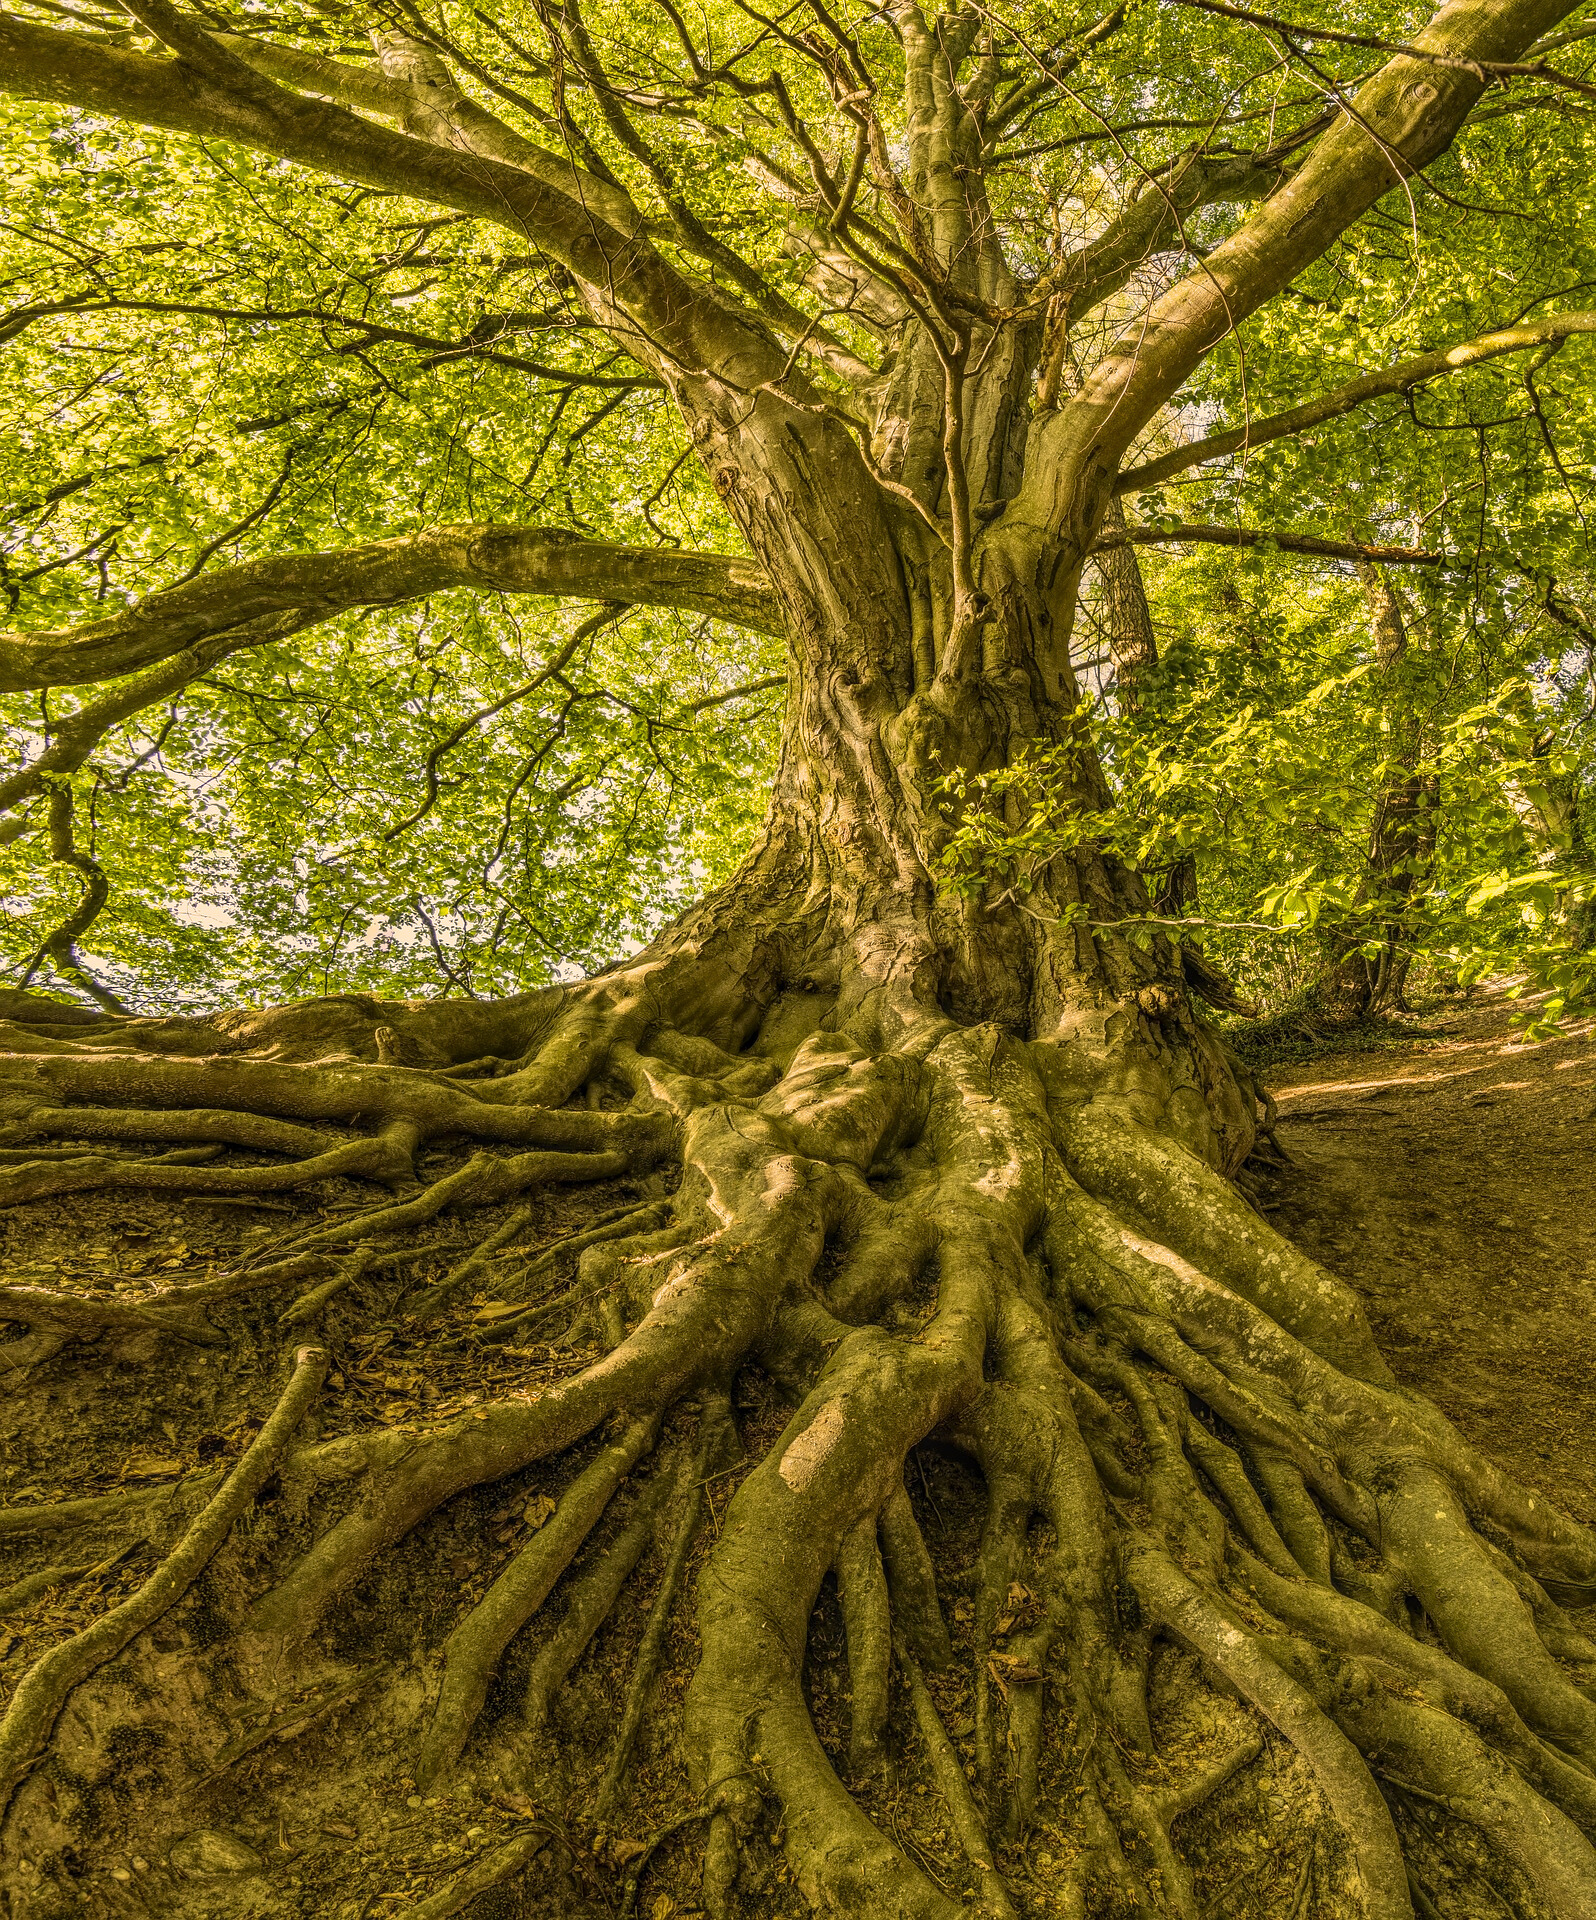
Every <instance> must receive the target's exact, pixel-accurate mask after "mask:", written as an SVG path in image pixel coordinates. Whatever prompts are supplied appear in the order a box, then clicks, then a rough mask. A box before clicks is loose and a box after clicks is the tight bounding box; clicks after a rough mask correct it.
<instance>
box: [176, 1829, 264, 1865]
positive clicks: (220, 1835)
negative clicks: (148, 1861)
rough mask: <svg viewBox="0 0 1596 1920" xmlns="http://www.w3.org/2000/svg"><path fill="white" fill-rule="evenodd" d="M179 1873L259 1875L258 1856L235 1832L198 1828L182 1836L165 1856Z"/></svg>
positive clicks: (259, 1861)
mask: <svg viewBox="0 0 1596 1920" xmlns="http://www.w3.org/2000/svg"><path fill="white" fill-rule="evenodd" d="M167 1858H168V1859H169V1860H170V1861H171V1863H172V1865H173V1866H174V1867H176V1868H177V1869H178V1871H179V1872H180V1873H193V1874H207V1873H258V1872H259V1871H260V1869H261V1865H262V1862H261V1857H260V1855H259V1854H258V1853H257V1852H256V1851H255V1849H254V1848H253V1847H249V1846H246V1845H245V1844H244V1842H243V1841H242V1840H240V1839H239V1837H238V1835H237V1834H236V1833H225V1832H224V1831H223V1830H222V1829H221V1828H220V1827H199V1828H196V1830H195V1831H194V1832H193V1833H185V1834H184V1835H183V1837H182V1839H181V1840H179V1841H178V1842H177V1843H176V1844H175V1845H174V1846H173V1848H172V1851H171V1852H170V1853H169V1854H168V1855H167Z"/></svg>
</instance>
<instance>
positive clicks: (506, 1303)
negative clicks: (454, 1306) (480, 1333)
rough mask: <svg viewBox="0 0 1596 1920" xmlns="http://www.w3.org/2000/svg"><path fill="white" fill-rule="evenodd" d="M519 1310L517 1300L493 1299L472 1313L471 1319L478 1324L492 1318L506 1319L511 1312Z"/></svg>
mask: <svg viewBox="0 0 1596 1920" xmlns="http://www.w3.org/2000/svg"><path fill="white" fill-rule="evenodd" d="M520 1311H521V1302H520V1301H519V1300H494V1301H492V1302H490V1303H489V1305H487V1306H485V1307H482V1308H479V1309H478V1311H477V1312H475V1313H474V1314H472V1316H471V1318H472V1321H473V1322H474V1323H476V1324H478V1325H480V1324H482V1323H484V1322H489V1321H493V1320H508V1319H509V1318H510V1316H511V1315H512V1314H515V1313H519V1312H520Z"/></svg>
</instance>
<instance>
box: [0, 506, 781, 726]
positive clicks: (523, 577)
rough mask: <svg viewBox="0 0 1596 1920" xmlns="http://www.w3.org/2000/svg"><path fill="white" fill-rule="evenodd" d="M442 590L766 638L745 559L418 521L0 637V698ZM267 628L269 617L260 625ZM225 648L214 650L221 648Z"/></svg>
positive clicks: (758, 580) (764, 606)
mask: <svg viewBox="0 0 1596 1920" xmlns="http://www.w3.org/2000/svg"><path fill="white" fill-rule="evenodd" d="M449 587H485V588H490V589H493V590H496V591H498V592H501V593H529V594H544V595H548V596H549V597H551V598H553V597H559V598H562V599H573V600H611V601H617V602H619V603H620V604H622V605H625V606H664V607H681V608H683V609H685V610H687V611H689V612H693V613H707V614H710V615H712V616H713V617H714V618H716V619H718V620H729V621H731V622H732V623H733V624H734V625H737V626H743V627H751V628H753V629H754V630H755V631H756V632H760V633H775V634H779V633H780V632H781V631H782V626H781V616H780V613H779V610H778V607H777V602H776V596H775V594H774V593H773V592H772V591H771V589H770V586H769V584H768V583H767V581H766V579H765V576H764V574H763V573H762V572H761V571H760V569H759V568H758V567H757V566H756V565H755V564H754V562H753V561H751V560H742V559H736V558H731V557H728V556H726V555H722V554H715V553H682V552H679V551H677V550H674V549H668V550H654V549H650V548H647V547H623V546H616V545H611V544H609V543H608V542H606V541H602V540H584V539H582V538H581V537H580V536H579V535H577V534H574V533H565V532H561V531H558V530H543V529H540V528H534V527H496V526H489V525H480V526H479V525H470V524H467V525H463V526H449V527H432V528H429V529H428V530H427V531H426V532H425V533H416V534H409V535H407V536H404V537H403V538H400V539H397V540H377V541H373V542H372V543H371V544H370V545H368V546H361V547H348V548H345V549H344V550H343V551H342V552H338V553H289V554H273V555H271V556H269V557H268V558H266V559H263V560H251V561H247V562H246V563H245V564H244V565H242V566H237V567H223V568H220V569H218V570H217V571H216V572H214V573H208V574H202V575H201V576H200V577H199V578H198V579H197V580H193V581H190V582H189V583H187V584H186V585H184V586H179V587H171V588H168V589H167V590H166V591H165V592H162V593H152V594H151V595H150V596H149V598H148V599H146V600H142V601H140V602H139V604H138V605H137V606H135V607H130V608H128V609H127V611H126V612H124V613H120V614H117V615H115V616H113V617H112V618H111V619H109V620H96V621H92V622H90V623H88V624H86V625H84V626H81V627H71V628H65V629H56V630H53V631H47V632H38V633H0V692H4V693H16V692H20V691H23V690H25V689H27V688H31V687H54V686H82V685H83V684H85V683H86V682H88V681H94V680H111V679H115V678H117V677H118V676H120V675H122V674H125V673H132V672H135V671H136V670H138V669H139V668H142V667H148V666H151V665H153V664H154V663H155V662H157V661H160V660H165V659H168V658H170V657H171V656H172V655H175V654H178V653H181V652H182V651H183V650H184V649H186V648H191V647H194V646H196V645H198V644H200V643H202V642H206V641H208V640H210V639H211V638H212V637H213V636H218V635H229V636H233V637H234V638H235V640H236V639H237V636H238V634H239V633H240V630H241V629H244V628H247V627H249V626H250V625H251V624H252V623H256V622H260V623H263V627H262V632H261V634H260V639H259V640H257V641H254V642H250V641H244V640H237V645H240V646H242V645H250V644H256V645H258V644H261V642H262V641H264V640H268V639H277V638H280V637H282V633H283V631H284V629H283V628H282V627H281V625H280V623H281V622H282V621H284V620H285V619H286V620H288V621H291V623H292V625H291V627H290V628H289V629H287V630H291V631H294V632H297V631H299V630H300V629H301V628H303V627H306V626H312V625H315V624H317V623H319V622H320V621H322V620H329V619H331V618H332V617H333V616H334V615H335V614H339V613H343V612H345V611H347V610H348V609H350V608H352V607H377V606H397V605H399V604H401V603H402V602H404V601H406V600H416V599H419V598H421V596H422V595H424V594H428V593H438V592H441V591H443V590H444V589H446V588H449ZM271 623H278V624H271ZM234 650H235V648H234V647H233V646H230V647H229V648H228V651H234Z"/></svg>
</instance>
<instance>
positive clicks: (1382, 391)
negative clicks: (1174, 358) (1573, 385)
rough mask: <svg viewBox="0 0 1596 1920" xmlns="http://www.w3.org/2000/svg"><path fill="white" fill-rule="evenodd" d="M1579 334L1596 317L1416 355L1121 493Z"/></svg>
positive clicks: (1129, 474)
mask: <svg viewBox="0 0 1596 1920" xmlns="http://www.w3.org/2000/svg"><path fill="white" fill-rule="evenodd" d="M1576 333H1596V312H1591V311H1589V310H1582V311H1578V312H1574V313H1552V314H1548V315H1547V316H1546V317H1545V319H1542V320H1526V321H1525V322H1524V323H1523V324H1522V325H1521V326H1516V327H1499V328H1497V329H1496V330H1495V331H1494V332H1492V333H1481V334H1476V335H1475V337H1474V338H1473V339H1472V340H1460V341H1459V342H1458V344H1457V345H1456V346H1453V347H1437V348H1436V349H1435V351H1434V352H1433V353H1420V354H1415V355H1414V357H1413V358H1412V359H1411V360H1399V361H1397V362H1396V364H1395V365H1394V366H1390V367H1382V368H1381V369H1380V370H1379V372H1377V373H1360V374H1359V375H1358V377H1357V378H1356V379H1355V380H1349V381H1348V382H1347V383H1346V385H1345V386H1344V387H1337V388H1335V389H1334V391H1333V392H1330V393H1324V394H1321V395H1320V396H1319V398H1318V399H1317V400H1309V401H1307V402H1306V403H1305V404H1304V405H1302V406H1300V407H1292V408H1290V409H1289V410H1288V411H1287V412H1285V413H1274V414H1270V415H1269V416H1268V418H1266V419H1263V420H1252V421H1249V422H1248V423H1247V425H1246V426H1244V427H1233V428H1231V429H1229V430H1228V431H1227V432H1225V433H1211V434H1209V436H1208V437H1207V438H1206V439H1205V440H1193V441H1192V442H1191V444H1190V445H1189V446H1184V447H1176V448H1174V449H1173V450H1172V451H1171V452H1169V453H1166V454H1162V455H1160V456H1159V458H1158V459H1156V460H1148V461H1145V462H1143V464H1142V465H1141V466H1139V467H1130V468H1128V469H1127V470H1126V471H1125V472H1124V473H1123V474H1121V475H1120V478H1119V481H1118V483H1117V484H1116V486H1115V489H1114V491H1115V492H1116V493H1124V492H1126V491H1128V490H1130V489H1134V488H1139V487H1152V486H1156V485H1157V484H1158V483H1159V481H1161V480H1167V479H1168V478H1169V476H1170V475H1171V474H1174V473H1180V472H1182V471H1183V470H1184V469H1185V468H1187V467H1195V466H1199V465H1201V464H1202V462H1204V461H1206V460H1220V459H1223V458H1224V456H1225V455H1226V454H1227V453H1243V452H1246V451H1248V450H1250V449H1251V448H1253V447H1262V446H1266V445H1267V444H1268V443H1269V441H1271V440H1280V439H1283V438H1284V437H1285V436H1286V435H1287V434H1292V433H1305V432H1306V431H1307V430H1308V428H1310V427H1318V426H1323V425H1324V423H1325V422H1326V421H1327V420H1339V419H1340V418H1341V416H1342V415H1343V414H1344V413H1351V412H1352V411H1353V410H1354V409H1355V408H1357V407H1361V406H1364V405H1366V404H1367V403H1368V402H1369V401H1370V400H1378V399H1381V398H1382V397H1383V396H1384V395H1386V394H1388V393H1408V392H1411V391H1412V389H1413V388H1414V387H1419V386H1423V384H1424V383H1425V381H1427V380H1437V379H1439V378H1440V377H1441V376H1442V375H1443V374H1448V373H1462V372H1463V371H1464V369H1465V368H1467V367H1477V366H1478V365H1479V364H1480V363H1481V362H1482V361H1485V360H1495V359H1497V358H1499V356H1501V355H1502V354H1504V353H1523V352H1525V351H1526V350H1527V349H1528V348H1530V347H1544V346H1549V345H1551V344H1552V343H1553V342H1554V341H1558V340H1566V339H1568V338H1569V337H1570V336H1571V335H1573V334H1576Z"/></svg>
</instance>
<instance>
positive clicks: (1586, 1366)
mask: <svg viewBox="0 0 1596 1920" xmlns="http://www.w3.org/2000/svg"><path fill="white" fill-rule="evenodd" d="M1512 1013H1513V1003H1512V1002H1510V1001H1507V1000H1505V999H1503V998H1501V997H1500V996H1494V995H1493V996H1490V997H1480V998H1477V999H1476V1000H1474V1001H1473V1002H1471V1003H1464V1002H1460V1001H1459V1000H1457V999H1455V998H1454V999H1450V1000H1444V1001H1441V1002H1438V1003H1435V1004H1432V1005H1431V1006H1428V1007H1421V1009H1420V1012H1419V1013H1418V1015H1417V1017H1415V1018H1413V1019H1410V1020H1405V1021H1401V1022H1395V1023H1393V1024H1392V1026H1391V1028H1390V1029H1389V1031H1388V1033H1387V1034H1386V1035H1385V1036H1383V1039H1382V1044H1380V1045H1379V1046H1378V1047H1375V1048H1372V1049H1370V1050H1368V1051H1359V1052H1347V1051H1341V1050H1337V1051H1334V1052H1326V1053H1321V1054H1319V1055H1317V1056H1316V1057H1313V1058H1310V1059H1306V1060H1300V1061H1297V1062H1294V1063H1292V1064H1290V1065H1278V1064H1277V1065H1275V1066H1272V1067H1267V1068H1265V1070H1264V1078H1265V1082H1266V1084H1267V1085H1268V1086H1269V1088H1270V1090H1271V1091H1272V1092H1273V1094H1274V1096H1275V1098H1276V1100H1277V1101H1278V1102H1279V1105H1280V1127H1279V1138H1280V1141H1281V1144H1282V1145H1283V1146H1284V1147H1285V1149H1286V1151H1287V1153H1288V1154H1289V1155H1290V1156H1291V1161H1292V1165H1291V1166H1290V1167H1288V1168H1286V1169H1284V1170H1283V1172H1281V1173H1280V1174H1279V1175H1277V1176H1276V1177H1275V1179H1274V1180H1273V1181H1272V1182H1271V1183H1270V1188H1269V1191H1268V1192H1267V1193H1266V1195H1265V1207H1266V1210H1267V1212H1268V1217H1269V1220H1270V1223H1271V1224H1272V1225H1273V1226H1275V1227H1276V1228H1277V1229H1278V1230H1279V1231H1280V1232H1281V1233H1284V1234H1285V1235H1286V1236H1287V1237H1288V1238H1289V1239H1291V1240H1294V1241H1295V1242H1296V1243H1297V1245H1298V1246H1300V1247H1301V1248H1302V1250H1303V1251H1304V1252H1305V1253H1307V1254H1310V1255H1311V1256H1312V1257H1313V1258H1314V1259H1315V1260H1318V1261H1320V1262H1322V1264H1323V1265H1325V1266H1326V1267H1328V1268H1329V1269H1330V1270H1331V1272H1332V1273H1335V1274H1337V1275H1339V1276H1340V1278H1342V1279H1343V1280H1346V1281H1348V1282H1349V1283H1350V1284H1351V1285H1352V1286H1354V1287H1356V1288H1357V1290H1358V1292H1359V1293H1360V1294H1361V1295H1362V1296H1363V1299H1364V1303H1365V1307H1366V1310H1367V1312H1368V1315H1369V1319H1370V1321H1371V1323H1372V1324H1373V1327H1374V1332H1375V1337H1376V1339H1377V1340H1378V1341H1379V1343H1380V1347H1381V1350H1382V1352H1383V1353H1384V1354H1385V1356H1386V1358H1387V1360H1388V1361H1389V1362H1390V1364H1391V1367H1392V1369H1393V1370H1394V1372H1395V1373H1396V1376H1397V1378H1398V1379H1399V1380H1400V1381H1401V1382H1402V1383H1403V1385H1404V1386H1410V1387H1415V1388H1417V1389H1418V1390H1419V1391H1420V1392H1422V1393H1425V1394H1428V1395H1429V1397H1430V1398H1431V1399H1432V1400H1434V1401H1435V1402H1436V1404H1437V1405H1438V1406H1439V1407H1440V1408H1441V1410H1442V1412H1444V1413H1445V1414H1446V1415H1447V1417H1448V1418H1449V1419H1450V1420H1452V1421H1453V1422H1455V1424H1456V1425H1457V1426H1458V1428H1459V1429H1460V1430H1461V1431H1462V1432H1463V1433H1464V1434H1465V1435H1466V1436H1467V1438H1468V1439H1469V1440H1471V1441H1473V1442H1474V1443H1475V1444H1477V1445H1478V1446H1480V1447H1482V1448H1483V1449H1484V1450H1485V1451H1486V1452H1487V1453H1489V1454H1491V1455H1492V1456H1493V1457H1494V1458H1496V1459H1497V1460H1499V1461H1500V1462H1501V1463H1502V1465H1503V1466H1504V1467H1505V1468H1506V1469H1507V1470H1508V1472H1510V1473H1511V1474H1512V1475H1513V1476H1514V1477H1515V1478H1516V1479H1518V1480H1521V1481H1523V1482H1524V1483H1525V1484H1526V1485H1528V1486H1531V1487H1536V1488H1539V1489H1541V1490H1543V1491H1544V1492H1545V1493H1547V1494H1548V1495H1549V1496H1550V1497H1551V1498H1553V1499H1554V1500H1556V1501H1557V1502H1558V1504H1559V1505H1561V1506H1562V1507H1563V1508H1564V1509H1565V1511H1568V1512H1570V1513H1572V1514H1573V1515H1574V1516H1575V1517H1576V1518H1578V1519H1580V1520H1583V1521H1584V1522H1585V1523H1586V1525H1588V1526H1590V1525H1596V1186H1593V1182H1592V1178H1591V1175H1592V1169H1593V1164H1596V1033H1593V1030H1592V1023H1586V1024H1585V1025H1583V1026H1580V1027H1576V1028H1573V1029H1571V1031H1570V1033H1569V1036H1568V1037H1567V1038H1565V1039H1556V1040H1543V1041H1525V1040H1523V1039H1522V1038H1520V1037H1519V1035H1518V1033H1517V1032H1516V1030H1515V1029H1514V1027H1513V1024H1512Z"/></svg>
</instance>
